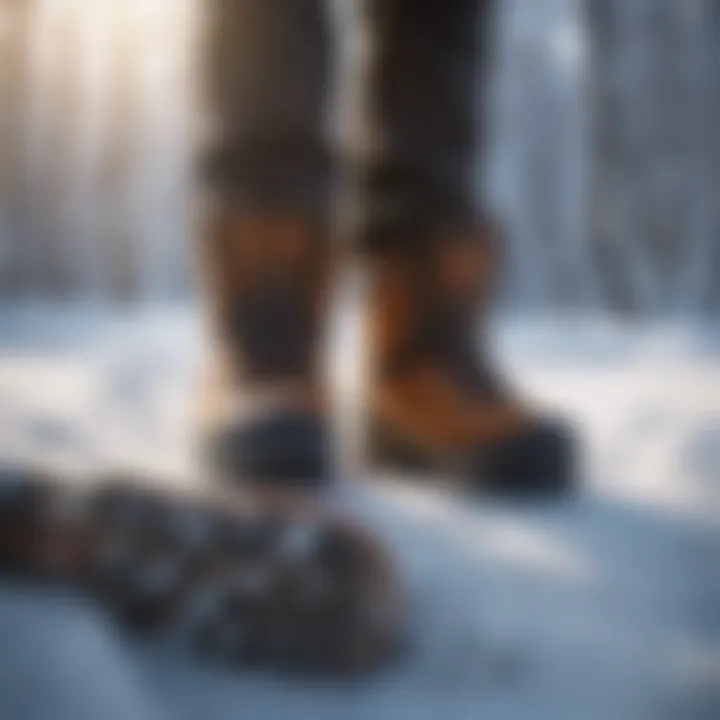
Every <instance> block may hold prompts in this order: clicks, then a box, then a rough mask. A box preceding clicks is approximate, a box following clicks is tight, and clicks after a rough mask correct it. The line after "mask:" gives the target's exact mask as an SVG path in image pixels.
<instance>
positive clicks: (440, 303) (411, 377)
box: [366, 225, 573, 494]
mask: <svg viewBox="0 0 720 720" xmlns="http://www.w3.org/2000/svg"><path fill="white" fill-rule="evenodd" d="M492 236H493V232H492V229H491V228H490V226H489V225H487V227H486V228H485V229H484V231H483V232H481V233H477V232H470V233H467V232H465V233H463V232H460V233H457V234H455V235H453V236H449V237H446V238H443V239H442V242H435V243H434V242H426V243H419V244H417V245H410V246H408V247H406V248H392V249H390V250H387V251H385V253H384V254H382V255H380V254H378V255H377V256H376V257H375V258H374V259H373V260H372V261H371V262H372V269H371V273H372V279H371V289H370V298H369V307H368V313H367V322H366V328H367V331H368V335H369V337H368V341H369V347H370V387H369V390H368V402H369V408H368V409H369V418H368V420H369V439H368V440H369V447H368V450H369V455H370V460H371V462H372V463H373V464H375V465H378V466H383V467H389V468H393V469H400V470H412V471H418V470H419V471H422V470H432V471H437V472H439V473H441V474H443V475H444V476H447V475H451V476H453V477H457V476H462V477H463V478H464V479H465V480H466V481H469V482H470V483H471V484H472V485H473V486H475V487H482V488H485V489H488V490H491V491H493V492H500V493H503V494H505V493H507V494H528V493H530V494H535V493H539V494H547V493H551V494H553V493H559V492H564V491H566V490H567V489H568V488H569V487H570V486H571V485H572V465H573V462H572V459H573V458H572V446H571V441H570V435H569V434H568V432H567V430H566V429H565V428H564V427H563V426H562V425H561V424H559V423H557V422H555V421H552V420H549V419H546V418H543V417H540V416H538V415H537V414H536V413H535V412H534V411H532V410H531V409H530V408H528V407H527V406H526V405H525V404H523V403H522V402H520V401H519V400H517V399H516V398H514V397H513V396H512V395H511V393H510V392H509V390H508V389H507V388H506V387H504V386H503V384H502V383H501V382H500V380H499V379H498V378H497V377H496V376H495V375H494V374H493V373H492V372H491V371H490V370H489V368H488V365H487V362H486V359H485V357H484V352H483V349H482V348H481V347H478V343H477V338H478V333H477V329H478V324H477V320H478V313H477V311H478V308H479V307H482V306H483V305H484V304H486V301H487V300H488V298H489V294H490V291H491V279H492V275H493V264H494V261H493V256H494V254H495V253H494V243H493V239H492Z"/></svg>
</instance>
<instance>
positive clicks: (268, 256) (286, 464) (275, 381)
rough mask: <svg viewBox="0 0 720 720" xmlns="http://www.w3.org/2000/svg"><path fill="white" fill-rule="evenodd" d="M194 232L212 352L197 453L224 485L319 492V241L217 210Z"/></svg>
mask: <svg viewBox="0 0 720 720" xmlns="http://www.w3.org/2000/svg"><path fill="white" fill-rule="evenodd" d="M203 234H204V237H202V248H201V250H202V252H203V260H204V270H205V272H204V276H203V278H204V280H205V285H206V288H205V290H206V295H207V297H208V300H209V303H208V304H209V308H210V315H211V330H212V333H213V335H214V344H215V348H214V350H215V351H214V355H213V358H212V360H211V362H210V363H209V366H208V369H207V373H206V375H205V378H204V380H203V383H202V387H201V389H200V392H199V396H198V400H199V401H198V403H197V416H198V426H199V431H200V437H201V441H202V446H203V452H204V454H205V456H206V458H207V460H208V462H209V464H210V466H211V468H213V469H214V470H216V471H217V473H218V474H220V475H221V476H223V477H224V478H226V479H231V480H242V481H243V482H249V483H254V482H259V483H265V482H271V483H273V484H275V483H278V484H281V485H286V486H293V485H299V486H302V487H307V486H319V485H322V484H323V483H324V482H325V480H326V479H327V475H328V472H327V471H328V461H327V460H328V453H327V436H328V432H327V427H326V414H325V404H326V399H325V396H324V387H323V384H322V381H321V377H320V375H321V373H320V361H319V355H318V351H319V349H320V345H321V344H322V341H323V325H324V316H325V295H326V292H327V289H328V282H329V275H330V247H329V242H328V237H327V233H326V231H325V229H324V228H323V226H322V225H321V223H319V222H318V221H317V220H316V219H315V218H313V217H310V216H303V215H301V214H294V215H279V214H277V213H273V212H272V211H269V212H267V213H257V214H254V215H250V214H239V213H237V212H235V211H232V210H228V209H217V208H216V209H213V210H212V212H210V213H209V214H208V217H207V219H206V227H205V229H204V233H203Z"/></svg>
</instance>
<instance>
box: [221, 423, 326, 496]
mask: <svg viewBox="0 0 720 720" xmlns="http://www.w3.org/2000/svg"><path fill="white" fill-rule="evenodd" d="M327 435H328V430H327V427H326V425H325V423H324V422H323V421H322V420H321V419H320V418H318V417H317V416H315V415H313V414H310V413H301V412H286V413H282V414H274V415H272V416H268V417H265V418H262V419H258V420H253V421H251V422H246V423H243V424H241V425H238V426H231V427H227V428H225V429H223V430H222V431H220V432H218V433H217V434H216V435H215V436H214V437H213V438H212V440H211V441H210V443H209V452H210V455H211V457H210V462H211V465H212V466H213V467H215V468H216V469H217V470H218V472H219V473H220V474H221V475H222V476H224V477H228V478H231V479H234V478H237V479H238V481H242V482H243V483H250V484H252V483H259V484H263V483H272V484H277V485H284V486H290V487H293V486H300V487H313V486H315V487H321V486H324V485H325V484H326V483H327V480H328V467H327V466H328V449H327V444H328V443H327Z"/></svg>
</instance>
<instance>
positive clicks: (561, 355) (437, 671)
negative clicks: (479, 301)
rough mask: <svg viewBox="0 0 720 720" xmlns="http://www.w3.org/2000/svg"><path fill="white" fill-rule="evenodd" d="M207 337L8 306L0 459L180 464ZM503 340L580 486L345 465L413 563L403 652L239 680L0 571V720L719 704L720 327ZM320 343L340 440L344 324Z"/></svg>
mask: <svg viewBox="0 0 720 720" xmlns="http://www.w3.org/2000/svg"><path fill="white" fill-rule="evenodd" d="M200 336H201V333H200V331H199V329H198V324H197V322H196V320H195V318H194V316H193V314H192V313H191V312H189V311H186V310H182V309H173V310H152V311H147V312H144V313H142V314H136V313H132V314H130V313H129V314H120V313H113V314H108V313H101V312H98V311H93V312H83V311H79V310H72V311H65V312H63V311H60V310H57V309H55V310H49V309H47V308H38V307H35V308H27V307H25V308H20V307H11V308H4V309H2V310H0V457H3V456H5V457H20V458H22V457H28V458H32V459H37V458H41V459H43V460H46V461H50V462H57V463H66V464H74V465H78V466H81V467H84V468H91V467H93V466H101V467H104V466H107V465H109V464H110V465H112V464H119V463H122V464H126V465H133V466H139V467H152V468H156V469H158V470H160V471H162V472H164V473H167V474H168V476H172V475H173V473H174V472H175V471H177V472H179V473H183V472H185V473H187V468H188V467H190V456H191V453H190V447H191V444H190V443H189V442H188V438H189V435H188V415H189V412H188V411H189V405H188V397H189V392H188V391H189V389H190V388H191V386H192V380H193V377H194V375H195V372H196V369H197V367H198V364H199V359H200V358H199V352H198V348H199V347H200V346H201V342H200ZM498 339H499V341H500V342H499V345H500V348H501V354H502V355H503V356H505V358H506V359H507V362H508V365H509V367H510V369H511V373H512V374H514V375H515V376H516V377H517V380H518V382H519V383H520V384H522V385H523V386H525V387H526V388H527V390H528V393H532V394H533V395H535V396H536V397H538V398H540V399H543V400H544V401H546V402H547V403H548V404H550V405H552V406H554V407H557V408H558V409H560V410H562V411H564V412H566V413H567V414H569V415H571V416H572V417H573V418H575V420H576V422H577V426H578V429H579V432H580V433H581V436H582V439H583V444H584V446H585V449H586V451H585V453H584V460H585V466H586V467H585V473H584V475H585V487H584V491H583V494H582V496H581V497H580V498H579V499H578V500H576V501H573V502H571V503H564V504H562V505H556V506H544V507H531V508H527V507H526V508H512V507H507V506H499V505H492V504H481V503H479V502H478V501H477V500H473V499H469V498H460V497H458V496H457V495H456V494H454V493H452V492H449V491H447V490H442V489H436V490H431V489H424V490H420V489H417V488H412V487H411V486H410V485H409V483H408V482H407V479H403V478H383V479H382V480H383V482H374V483H372V484H369V483H365V482H360V481H362V480H363V477H362V473H361V472H360V471H352V470H350V471H348V472H346V473H345V488H344V490H343V492H342V493H340V501H341V502H345V503H347V504H348V506H351V507H352V508H353V509H354V511H355V512H357V513H359V514H361V515H362V516H363V517H364V518H365V519H366V520H367V522H369V523H371V524H372V525H374V526H375V527H376V528H377V529H378V532H380V533H382V534H384V535H385V536H386V537H387V538H388V540H389V542H390V544H391V546H392V547H393V548H394V550H395V552H396V554H397V556H398V559H399V561H400V564H401V567H402V569H403V572H404V574H405V576H406V581H407V586H408V596H409V604H410V613H409V614H410V628H411V635H412V637H413V643H414V651H413V653H412V655H411V657H410V658H409V659H408V660H407V661H406V662H405V663H404V664H403V665H402V666H400V667H397V668H394V669H392V670H390V671H387V672H386V673H384V674H383V675H381V676H379V677H376V678H373V679H371V680H367V681H363V682H361V683H338V684H334V685H324V684H312V683H311V684H304V683H300V682H298V681H289V680H284V679H281V678H277V677H273V676H270V675H264V674H260V675H240V676H235V675H233V674H232V673H228V672H218V671H217V670H215V669H209V668H203V667H201V666H200V665H198V664H197V663H195V662H194V661H191V660H188V659H186V658H183V657H181V656H180V655H178V654H174V653H172V652H169V651H168V650H167V648H163V647H160V646H155V647H152V648H149V647H138V646H132V645H129V644H128V641H127V640H126V639H123V638H118V637H116V635H115V633H114V631H113V630H112V629H111V628H110V627H108V626H107V624H106V623H105V621H104V619H103V618H102V616H99V615H98V614H97V613H96V611H95V610H93V609H92V608H85V607H82V606H79V605H77V604H75V603H73V602H71V601H69V600H68V599H67V598H64V597H62V596H54V597H51V596H43V597H40V596H34V595H32V594H29V593H27V592H26V591H23V590H21V589H17V588H10V587H4V588H1V589H0V717H1V718H3V720H4V719H5V718H7V719H8V720H15V719H17V720H25V719H26V718H27V719H28V720H40V719H41V718H42V719H43V720H44V719H45V718H48V719H50V718H52V720H65V718H67V720H85V719H86V718H87V719H88V720H96V719H102V720H106V719H107V720H113V719H114V718H123V719H127V718H133V719H135V718H138V719H140V718H147V719H148V720H151V719H155V718H158V719H159V718H179V719H181V720H184V719H185V718H188V719H190V718H192V719H195V718H197V719H198V720H199V719H201V718H217V719H218V720H222V719H224V718H237V717H248V718H276V717H277V718H280V717H292V718H306V717H307V718H313V719H314V720H331V719H334V718H339V717H342V718H346V717H350V718H366V717H369V718H373V720H381V718H382V719H384V718H413V719H415V718H417V719H418V720H419V719H421V718H438V717H444V718H447V719H448V720H451V719H452V720H456V719H457V720H461V719H464V718H473V719H476V718H483V717H486V718H492V719H493V720H501V719H503V718H518V719H523V720H524V719H525V718H533V720H539V719H542V718H548V719H551V718H552V719H553V720H585V719H588V720H590V719H593V718H598V719H603V720H605V719H608V720H610V719H612V720H625V719H628V720H630V719H632V720H635V719H639V718H648V719H652V720H665V719H667V720H670V719H671V718H672V719H675V718H678V720H679V719H680V718H682V719H683V720H692V719H698V720H699V719H700V718H703V719H707V720H710V719H711V718H717V717H720V690H719V688H720V532H719V531H718V517H719V514H720V324H714V325H713V324H704V325H703V324H701V323H697V322H690V321H685V322H683V321H667V322H658V323H652V324H647V325H644V326H637V325H631V324H621V323H618V322H617V321H612V320H608V319H603V318H594V319H588V318H584V319H581V318H565V319H552V320H548V319H541V318H527V317H526V318H524V319H516V320H507V321H504V322H502V323H500V325H499V328H498ZM333 347H334V353H333V358H334V362H333V367H334V369H335V371H336V372H335V376H336V378H337V383H338V385H339V387H340V388H341V390H342V396H343V398H344V399H345V401H346V405H347V406H348V407H349V408H350V409H346V410H345V411H344V412H343V414H342V420H343V426H344V427H345V429H346V430H348V433H347V434H349V435H352V427H353V423H352V422H351V420H352V418H353V413H352V406H353V405H355V404H356V403H355V402H354V401H355V399H356V397H357V392H356V390H357V383H356V381H355V379H356V377H357V373H356V372H355V362H354V359H355V357H356V355H357V353H356V349H357V336H356V333H355V327H354V323H353V322H352V321H351V320H349V319H347V318H344V319H341V320H340V322H339V324H338V332H337V335H336V341H335V343H334V346H333ZM346 445H347V446H348V447H351V446H352V442H351V441H348V442H347V443H346ZM350 454H352V453H350Z"/></svg>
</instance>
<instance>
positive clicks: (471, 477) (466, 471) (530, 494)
mask: <svg viewBox="0 0 720 720" xmlns="http://www.w3.org/2000/svg"><path fill="white" fill-rule="evenodd" d="M574 450H575V449H574V446H573V442H572V436H571V434H570V433H569V431H568V430H567V429H566V428H564V427H562V426H561V425H557V424H555V423H549V422H548V423H538V425H537V426H534V427H530V428H528V430H527V432H525V433H522V434H519V435H518V436H516V437H511V438H508V439H507V440H505V441H502V442H497V443H493V444H492V445H488V446H486V447H482V446H478V448H477V449H475V450H473V451H471V452H467V453H441V452H432V451H431V450H428V449H426V448H423V447H420V446H418V445H417V444H415V443H412V442H409V441H407V440H406V439H404V438H402V437H400V436H399V435H398V434H397V433H396V432H394V431H393V430H392V429H391V428H388V427H387V426H386V425H384V424H381V423H378V422H377V421H371V422H370V423H369V425H368V431H367V442H366V446H365V456H366V459H367V464H368V466H369V468H370V469H372V470H374V471H391V472H399V473H403V474H405V475H410V476H411V477H413V478H414V479H416V480H417V481H418V482H425V483H427V482H430V481H431V478H433V477H435V478H443V480H444V481H447V480H448V479H449V480H450V481H451V482H452V484H454V485H456V486H457V487H458V488H462V489H466V490H474V491H479V492H481V493H486V494H488V495H492V496H495V497H499V498H512V499H520V500H522V499H557V498H561V497H566V496H569V495H572V493H573V491H574V489H575V485H576V479H575V477H574V476H575V465H576V462H575V461H576V458H575V451H574Z"/></svg>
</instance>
